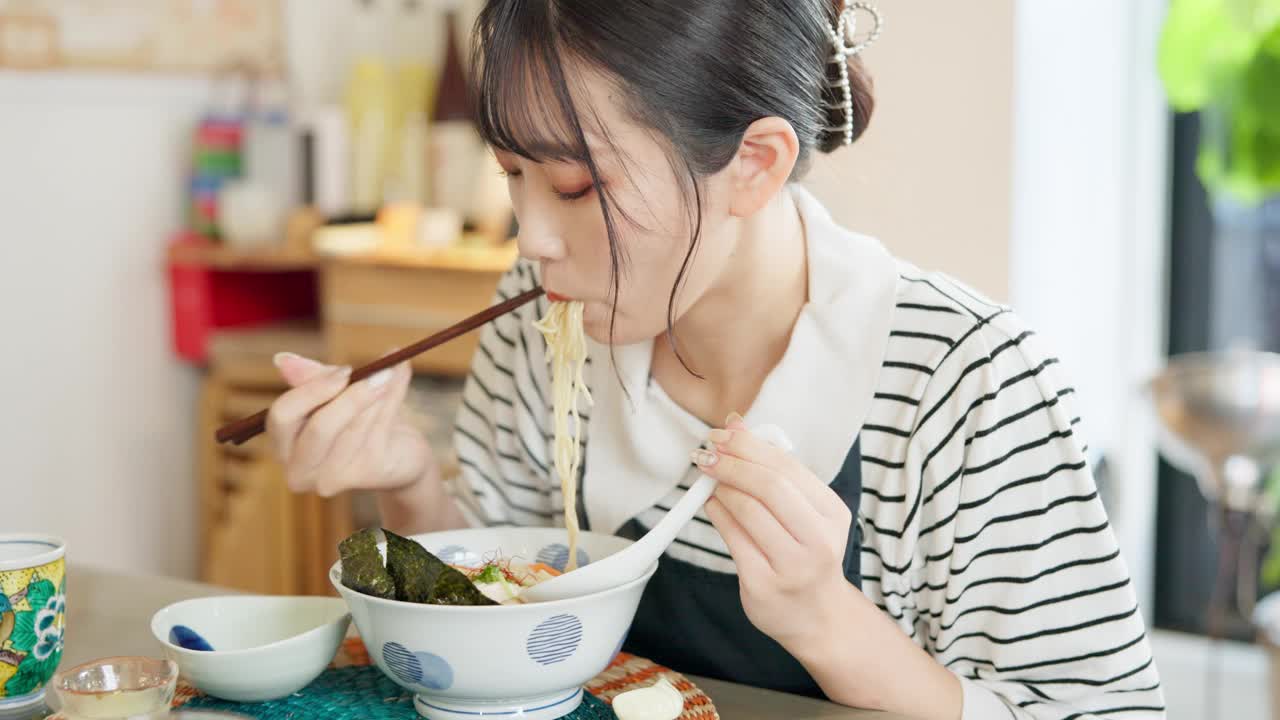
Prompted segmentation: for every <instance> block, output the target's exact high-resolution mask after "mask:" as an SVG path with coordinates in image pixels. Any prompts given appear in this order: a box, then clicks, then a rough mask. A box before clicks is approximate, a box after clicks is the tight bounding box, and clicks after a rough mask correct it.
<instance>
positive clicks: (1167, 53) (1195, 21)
mask: <svg viewBox="0 0 1280 720" xmlns="http://www.w3.org/2000/svg"><path fill="white" fill-rule="evenodd" d="M1278 20H1280V2H1278V1H1277V0H1243V2H1242V0H1172V2H1171V3H1170V5H1169V12H1168V14H1167V15H1166V16H1165V22H1164V26H1163V28H1162V29H1161V33H1160V42H1159V48H1158V50H1157V59H1156V65H1157V68H1158V71H1159V73H1160V79H1161V80H1162V82H1163V83H1164V86H1165V92H1166V94H1168V96H1169V103H1170V104H1171V105H1172V106H1173V107H1174V109H1175V110H1179V111H1181V112H1190V111H1193V110H1200V109H1202V108H1204V107H1205V106H1206V105H1209V104H1210V103H1212V102H1221V101H1222V100H1223V98H1224V94H1226V93H1229V92H1230V90H1231V88H1232V86H1234V85H1236V84H1237V83H1238V82H1239V80H1240V76H1241V73H1243V72H1244V70H1245V68H1246V67H1247V66H1248V65H1249V63H1250V62H1251V61H1252V60H1253V58H1254V56H1255V54H1256V53H1257V51H1258V48H1259V45H1260V43H1261V42H1262V41H1263V38H1264V37H1266V36H1267V34H1268V33H1270V32H1271V30H1272V29H1273V28H1274V27H1275V25H1276V23H1277V21H1278Z"/></svg>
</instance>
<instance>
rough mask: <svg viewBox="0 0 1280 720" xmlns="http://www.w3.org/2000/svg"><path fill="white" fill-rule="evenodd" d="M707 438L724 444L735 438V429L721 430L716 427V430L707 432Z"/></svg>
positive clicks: (718, 443)
mask: <svg viewBox="0 0 1280 720" xmlns="http://www.w3.org/2000/svg"><path fill="white" fill-rule="evenodd" d="M707 439H708V440H710V441H711V442H712V443H713V444H716V445H724V444H725V443H727V442H729V441H730V440H732V439H733V431H731V430H721V429H720V428H716V429H715V430H712V431H711V432H709V433H707Z"/></svg>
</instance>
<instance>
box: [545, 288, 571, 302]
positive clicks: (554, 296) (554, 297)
mask: <svg viewBox="0 0 1280 720" xmlns="http://www.w3.org/2000/svg"><path fill="white" fill-rule="evenodd" d="M547 299H548V300H550V301H551V302H572V301H573V298H571V297H566V296H564V295H561V294H560V293H554V292H551V291H550V290H548V291H547Z"/></svg>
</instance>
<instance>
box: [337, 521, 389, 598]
mask: <svg viewBox="0 0 1280 720" xmlns="http://www.w3.org/2000/svg"><path fill="white" fill-rule="evenodd" d="M338 555H339V557H341V558H342V584H343V585H346V586H347V587H349V588H351V589H352V590H355V591H356V592H359V593H364V594H365V595H372V596H374V597H380V598H386V599H388V600H392V599H395V597H396V586H395V581H394V580H392V578H391V573H389V572H387V568H385V567H383V565H382V555H381V554H379V553H378V535H377V532H376V531H375V530H373V529H372V528H366V529H364V530H361V531H359V532H357V533H355V534H354V535H352V536H351V537H349V538H347V539H346V540H343V541H342V542H341V543H339V544H338Z"/></svg>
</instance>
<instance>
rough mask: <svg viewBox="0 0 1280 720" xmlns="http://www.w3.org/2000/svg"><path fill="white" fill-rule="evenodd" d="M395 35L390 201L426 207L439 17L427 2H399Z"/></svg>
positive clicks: (415, 0)
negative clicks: (428, 150)
mask: <svg viewBox="0 0 1280 720" xmlns="http://www.w3.org/2000/svg"><path fill="white" fill-rule="evenodd" d="M397 3H398V5H397V7H396V8H395V19H394V25H393V29H392V35H391V40H392V42H391V48H392V55H393V58H394V64H395V70H394V89H395V116H394V119H393V131H392V132H393V147H392V161H391V166H390V168H389V169H388V175H389V177H388V180H387V189H386V199H387V200H388V201H390V202H397V203H410V204H414V205H426V204H427V202H428V200H429V197H428V183H427V163H428V160H427V145H428V142H429V138H430V132H431V130H430V124H429V120H428V109H429V108H430V107H431V106H432V103H433V95H434V92H433V91H434V89H435V88H434V85H435V76H436V71H435V67H436V66H437V65H438V61H437V60H436V55H437V54H438V53H437V52H436V50H437V49H438V43H435V42H432V41H431V37H432V30H433V29H434V28H435V27H436V23H437V22H438V17H437V14H436V13H435V12H434V11H433V9H432V8H431V7H428V5H427V3H426V0H397Z"/></svg>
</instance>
